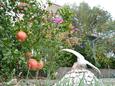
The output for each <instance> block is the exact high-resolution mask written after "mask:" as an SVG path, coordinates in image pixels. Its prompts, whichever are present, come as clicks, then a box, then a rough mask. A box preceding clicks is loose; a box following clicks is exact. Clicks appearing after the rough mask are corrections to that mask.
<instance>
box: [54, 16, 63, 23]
mask: <svg viewBox="0 0 115 86" xmlns="http://www.w3.org/2000/svg"><path fill="white" fill-rule="evenodd" d="M52 21H53V22H54V23H57V24H61V23H63V22H64V20H63V19H62V18H59V17H56V18H53V19H52Z"/></svg>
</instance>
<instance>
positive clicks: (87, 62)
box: [85, 60, 101, 74]
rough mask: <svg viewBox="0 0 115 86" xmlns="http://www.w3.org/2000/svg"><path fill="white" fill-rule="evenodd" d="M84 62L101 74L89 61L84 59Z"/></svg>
mask: <svg viewBox="0 0 115 86" xmlns="http://www.w3.org/2000/svg"><path fill="white" fill-rule="evenodd" d="M85 62H86V64H88V65H89V66H91V67H92V68H93V69H95V70H96V71H97V72H98V73H99V74H101V72H100V70H99V69H98V68H97V67H95V66H94V65H93V64H91V63H90V62H89V61H87V60H85Z"/></svg>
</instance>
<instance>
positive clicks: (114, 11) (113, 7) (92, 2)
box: [51, 0, 115, 19]
mask: <svg viewBox="0 0 115 86" xmlns="http://www.w3.org/2000/svg"><path fill="white" fill-rule="evenodd" d="M51 1H52V2H53V3H55V4H58V5H61V6H63V5H64V4H73V3H76V4H77V5H78V6H79V3H81V2H83V1H84V2H86V3H88V4H89V6H90V7H93V6H99V7H100V8H102V9H104V10H106V11H108V12H109V13H111V15H112V17H113V19H115V0H51Z"/></svg>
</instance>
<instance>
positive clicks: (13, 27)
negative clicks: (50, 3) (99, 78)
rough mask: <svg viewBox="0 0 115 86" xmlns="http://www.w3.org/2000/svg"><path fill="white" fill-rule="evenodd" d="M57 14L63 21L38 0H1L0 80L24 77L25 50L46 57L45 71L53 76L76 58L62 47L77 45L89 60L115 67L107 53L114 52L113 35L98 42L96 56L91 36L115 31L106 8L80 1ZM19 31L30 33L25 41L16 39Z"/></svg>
mask: <svg viewBox="0 0 115 86" xmlns="http://www.w3.org/2000/svg"><path fill="white" fill-rule="evenodd" d="M58 15H60V19H63V21H61V22H58V23H56V21H55V20H54V19H55V18H56V16H55V15H52V14H51V13H49V12H48V11H47V10H45V8H44V6H43V4H42V3H41V2H36V1H35V0H19V1H15V0H7V1H5V0H1V1H0V81H3V80H6V79H9V78H12V77H15V76H17V77H18V75H19V74H20V73H21V75H20V78H24V77H25V76H26V74H27V71H28V67H27V59H26V57H25V53H27V52H32V51H33V58H34V59H36V60H38V61H39V60H40V59H41V58H43V59H44V61H45V66H44V68H43V70H42V72H44V73H46V74H49V75H51V76H53V74H54V71H55V70H56V69H57V68H58V67H60V66H71V65H72V64H73V62H75V61H76V58H73V56H72V55H71V54H65V53H62V52H60V50H61V49H62V48H74V49H75V50H77V51H79V52H80V53H81V54H83V55H84V56H85V57H86V59H88V60H89V61H90V62H92V63H95V62H96V61H98V63H99V65H100V67H101V68H107V67H108V66H109V67H110V68H115V66H113V65H114V61H115V58H108V57H107V55H105V53H108V51H113V52H115V49H114V47H113V46H114V45H115V43H114V40H113V39H114V38H110V37H106V40H105V39H103V38H100V39H101V41H100V40H98V41H97V42H95V53H96V54H95V56H96V58H94V51H93V50H92V49H93V48H94V46H92V40H90V39H89V37H91V36H92V34H94V33H105V32H107V31H110V30H113V31H114V29H115V21H114V20H112V19H111V15H110V14H109V13H108V12H107V11H104V10H102V9H100V8H98V7H94V8H92V9H91V8H90V7H89V6H88V4H86V3H81V4H80V6H73V7H69V6H64V7H62V8H61V9H60V10H59V11H58ZM19 31H24V32H25V33H26V34H27V39H26V41H24V42H20V41H18V40H17V38H16V34H17V32H19ZM108 36H109V35H108ZM74 38H75V39H74ZM76 38H77V39H76ZM72 39H73V40H72ZM75 40H76V41H75ZM77 40H78V41H77ZM74 41H75V42H74ZM104 42H105V43H104ZM107 42H108V43H107ZM100 51H101V52H100ZM95 59H96V60H95ZM105 63H106V64H105ZM32 74H33V71H30V75H32ZM32 77H33V76H30V78H32Z"/></svg>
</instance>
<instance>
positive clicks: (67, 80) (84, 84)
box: [53, 49, 102, 86]
mask: <svg viewBox="0 0 115 86" xmlns="http://www.w3.org/2000/svg"><path fill="white" fill-rule="evenodd" d="M62 51H67V52H70V53H73V54H74V55H75V56H77V57H78V58H77V62H75V63H74V65H73V66H72V68H71V70H70V71H69V72H67V74H65V75H64V77H63V78H62V79H61V80H60V81H58V82H56V83H55V84H54V85H53V86H102V83H101V81H99V79H98V78H97V77H96V76H95V75H94V74H93V73H92V72H91V71H89V70H87V69H86V65H87V64H88V65H89V66H91V67H92V68H94V69H95V70H96V71H98V72H99V73H100V70H99V69H98V68H97V67H95V66H94V65H93V64H91V63H90V62H88V61H87V60H85V58H84V56H82V55H81V54H80V53H78V52H76V51H74V50H71V49H62Z"/></svg>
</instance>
